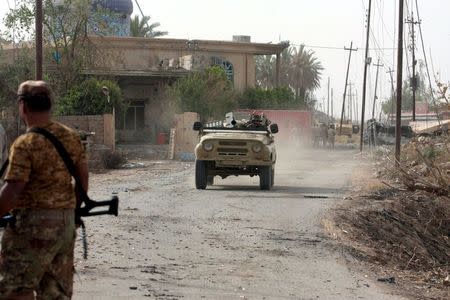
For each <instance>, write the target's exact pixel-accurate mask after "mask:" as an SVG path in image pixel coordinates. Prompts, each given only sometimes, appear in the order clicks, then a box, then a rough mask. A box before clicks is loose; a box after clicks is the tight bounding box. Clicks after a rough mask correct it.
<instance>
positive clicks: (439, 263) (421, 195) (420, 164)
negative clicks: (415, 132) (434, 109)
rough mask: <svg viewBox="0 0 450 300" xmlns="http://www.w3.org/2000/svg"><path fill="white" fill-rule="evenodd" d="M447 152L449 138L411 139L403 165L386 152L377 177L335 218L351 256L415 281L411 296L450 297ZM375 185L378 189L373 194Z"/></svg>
mask: <svg viewBox="0 0 450 300" xmlns="http://www.w3.org/2000/svg"><path fill="white" fill-rule="evenodd" d="M449 148H450V138H449V137H446V136H445V137H444V136H441V137H433V138H432V137H419V138H416V139H413V140H412V141H411V142H409V143H408V144H406V145H404V146H403V147H402V155H401V159H400V163H399V166H395V164H394V161H393V160H392V159H391V158H389V157H393V155H392V153H391V154H390V155H386V153H384V154H383V156H380V157H378V158H377V163H376V166H377V168H378V170H377V171H378V172H377V174H378V178H372V177H371V176H370V174H367V175H366V176H367V178H364V179H363V180H362V182H364V184H362V185H363V187H361V190H359V191H357V192H355V194H354V195H352V196H351V197H350V198H349V200H348V201H345V203H343V204H342V205H341V206H340V207H339V208H338V209H337V210H336V214H335V217H334V224H335V225H334V226H335V228H338V229H340V231H341V234H340V236H341V238H342V240H343V241H344V242H346V244H347V245H348V246H350V249H352V253H353V254H355V256H357V257H359V258H362V259H364V260H366V261H368V262H370V263H373V264H374V265H376V266H379V267H381V269H383V271H384V272H385V274H383V275H386V274H388V275H389V276H392V275H396V276H398V277H402V278H403V279H404V280H403V283H405V282H406V281H409V282H414V285H413V286H412V287H411V289H412V290H413V291H410V294H414V293H419V294H420V293H421V292H420V291H421V290H422V291H425V290H426V293H429V292H430V289H434V292H435V294H436V295H437V297H438V298H440V297H444V298H446V297H447V296H450V290H449V288H448V287H449V286H450V284H449V283H448V282H449V279H448V278H449V275H450V197H449V195H450V194H449V190H450V188H449V185H450V151H449ZM380 161H383V162H382V163H380ZM366 173H368V172H366ZM371 181H373V182H374V185H375V182H376V183H377V184H378V185H377V186H378V187H377V188H375V189H373V190H369V188H368V186H369V185H370V184H372V182H371ZM383 186H384V187H383ZM405 278H408V280H406V279H405ZM424 287H426V288H424ZM427 295H429V294H427ZM443 295H445V296H443ZM419 298H420V296H419Z"/></svg>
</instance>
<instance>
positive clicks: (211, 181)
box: [206, 175, 214, 185]
mask: <svg viewBox="0 0 450 300" xmlns="http://www.w3.org/2000/svg"><path fill="white" fill-rule="evenodd" d="M206 184H207V185H213V184H214V176H212V175H208V176H207V177H206Z"/></svg>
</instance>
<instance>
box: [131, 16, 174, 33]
mask: <svg viewBox="0 0 450 300" xmlns="http://www.w3.org/2000/svg"><path fill="white" fill-rule="evenodd" d="M149 21H150V16H143V17H142V19H141V18H139V16H137V15H136V16H134V18H133V19H132V20H131V24H130V35H131V36H134V37H148V38H155V37H159V36H164V35H167V34H168V32H167V31H155V28H157V27H159V26H160V25H161V24H160V23H159V22H156V23H151V24H150V25H149Z"/></svg>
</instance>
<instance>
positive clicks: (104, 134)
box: [54, 114, 115, 148]
mask: <svg viewBox="0 0 450 300" xmlns="http://www.w3.org/2000/svg"><path fill="white" fill-rule="evenodd" d="M54 120H55V121H58V122H60V123H62V124H64V125H66V126H69V127H70V128H73V129H79V130H84V131H87V132H95V135H94V136H93V137H92V140H93V143H94V144H101V145H106V146H108V147H110V148H113V146H114V144H115V134H114V126H115V125H114V120H113V117H112V115H111V114H105V115H96V116H57V117H54Z"/></svg>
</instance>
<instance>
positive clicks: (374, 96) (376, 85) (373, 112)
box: [372, 59, 383, 119]
mask: <svg viewBox="0 0 450 300" xmlns="http://www.w3.org/2000/svg"><path fill="white" fill-rule="evenodd" d="M375 66H376V67H377V75H376V76H375V94H374V95H373V108H372V119H374V118H375V102H376V101H377V98H378V97H377V88H378V72H379V70H380V67H382V66H383V65H380V59H378V63H377V64H376V65H375Z"/></svg>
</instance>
